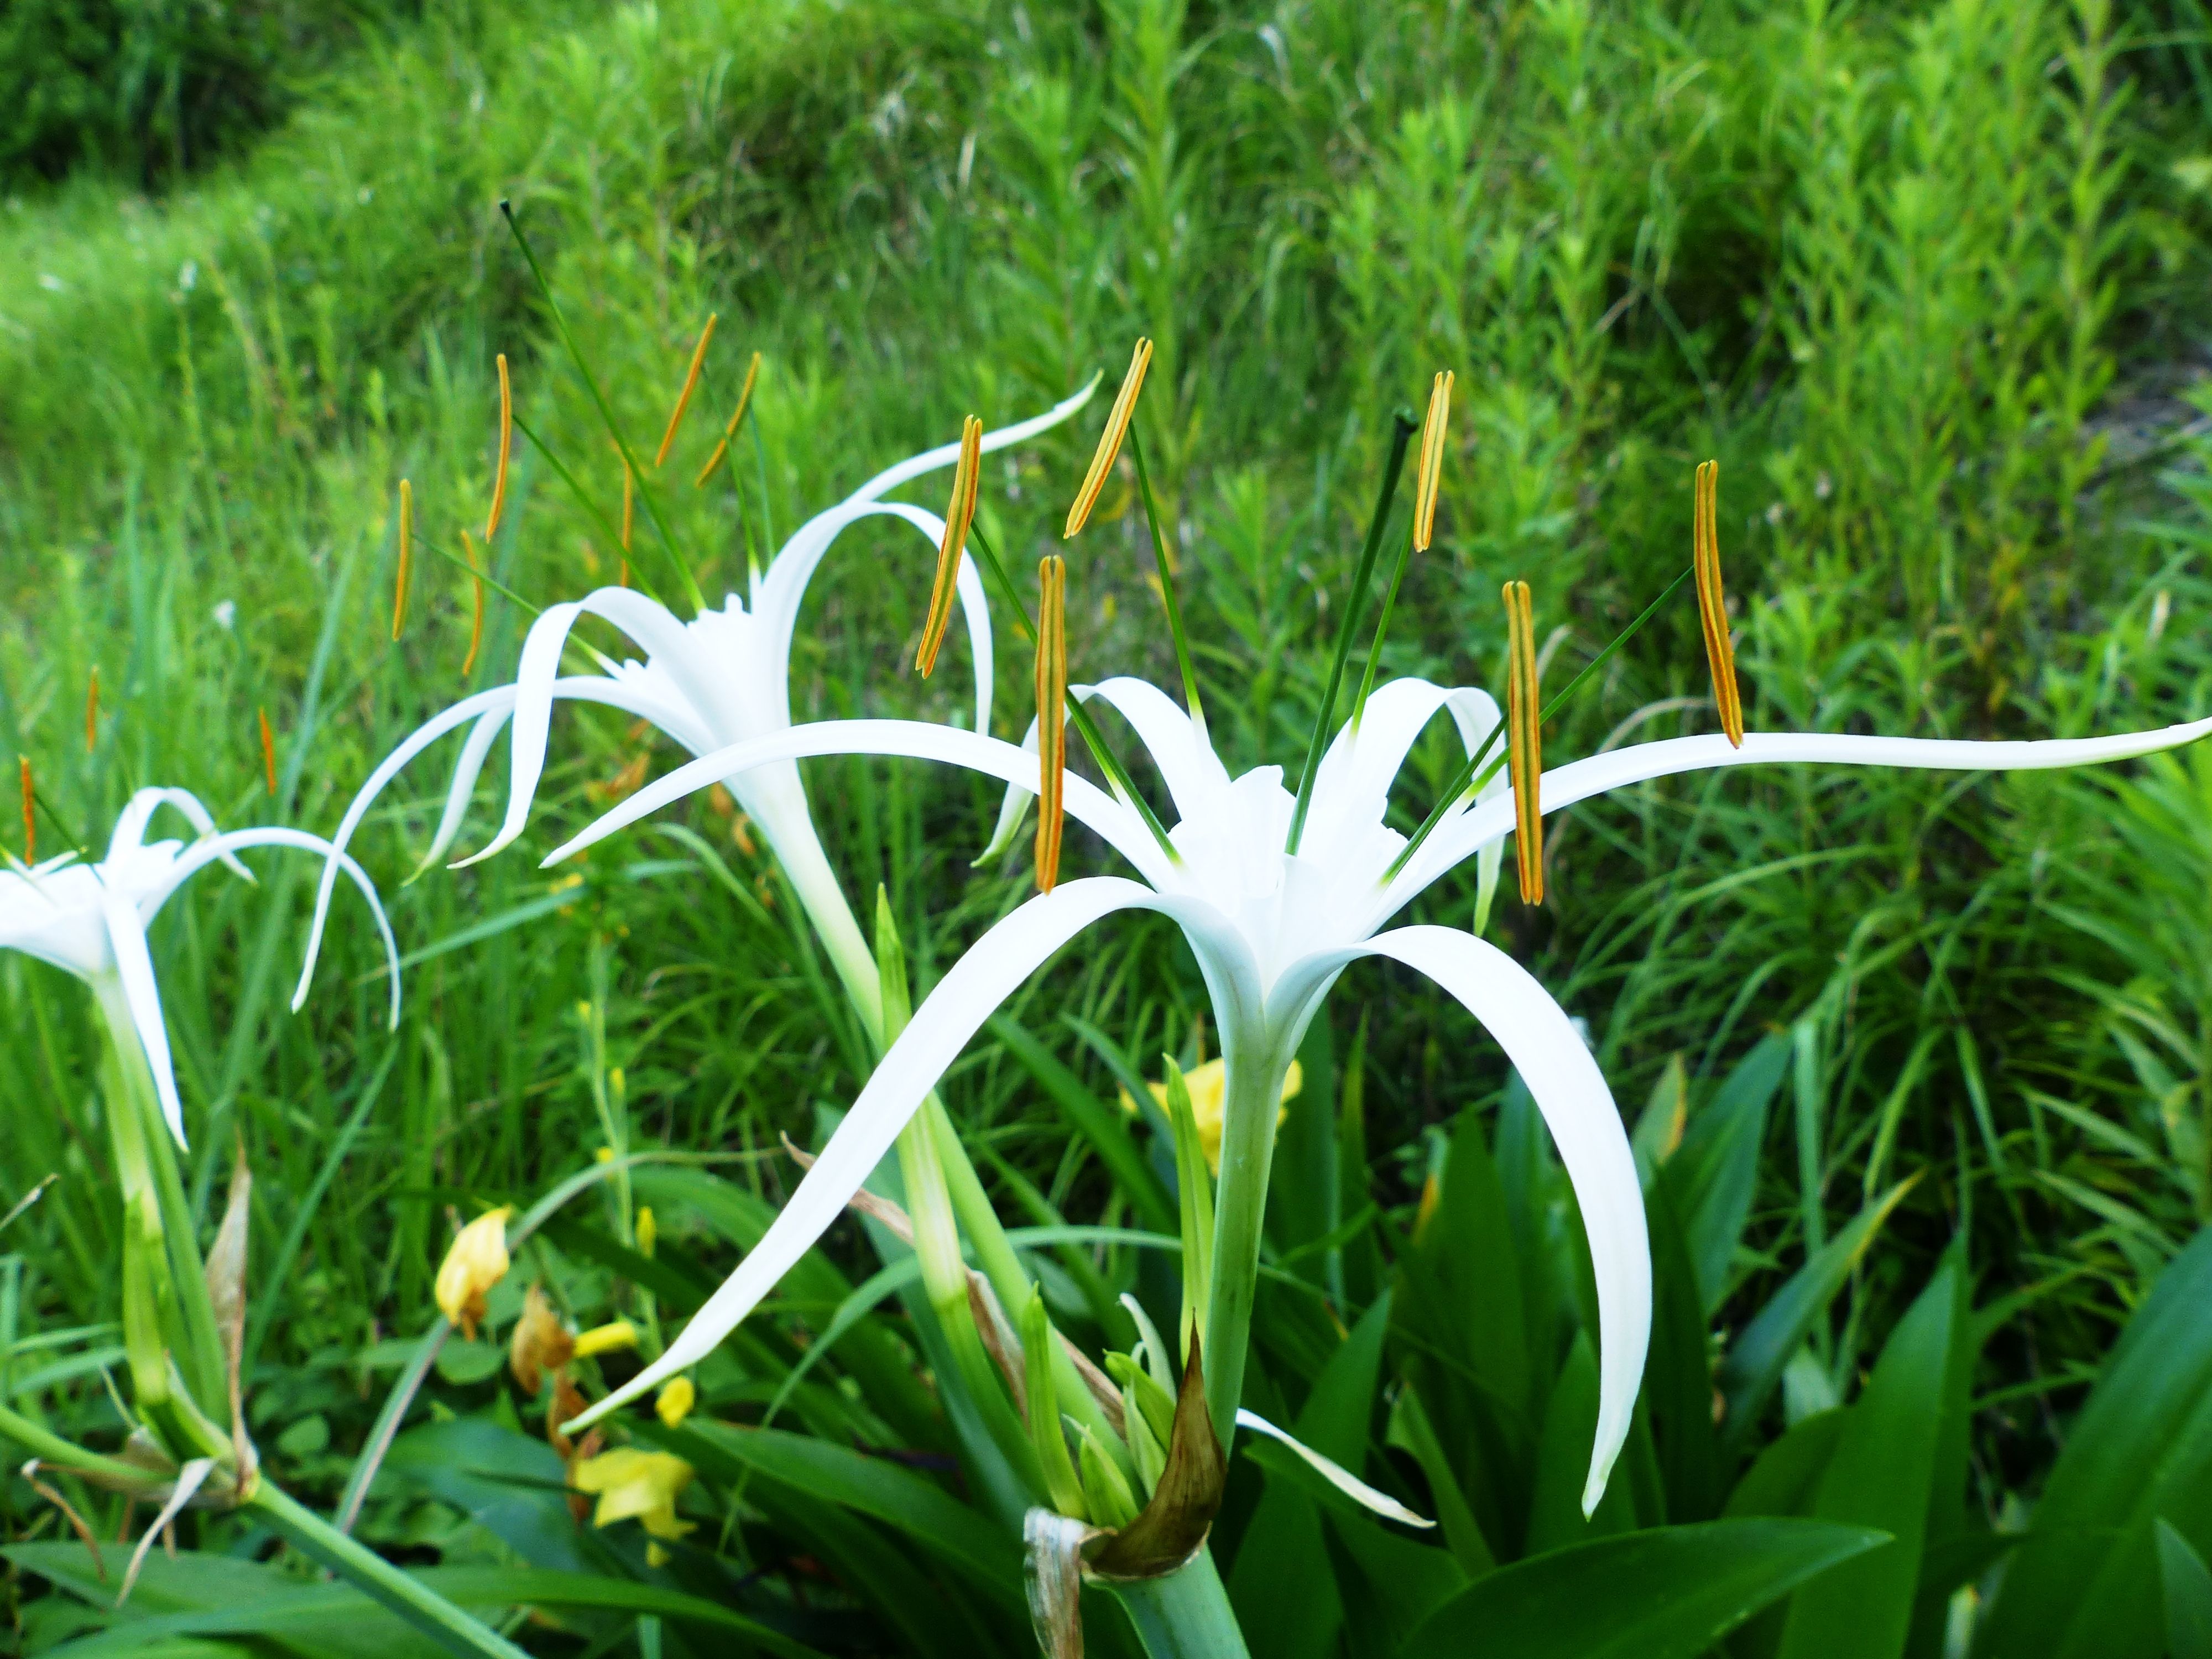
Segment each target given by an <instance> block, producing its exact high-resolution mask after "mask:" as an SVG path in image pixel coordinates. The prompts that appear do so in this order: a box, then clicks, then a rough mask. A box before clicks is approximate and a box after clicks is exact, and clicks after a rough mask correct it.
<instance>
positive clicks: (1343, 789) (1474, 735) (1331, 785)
mask: <svg viewBox="0 0 2212 1659" xmlns="http://www.w3.org/2000/svg"><path fill="white" fill-rule="evenodd" d="M1446 708H1448V709H1449V710H1450V711H1451V715H1452V720H1453V723H1454V724H1455V726H1457V727H1458V728H1459V735H1460V741H1461V743H1462V745H1463V746H1464V749H1465V751H1466V752H1467V753H1468V754H1472V753H1474V750H1475V747H1476V745H1478V744H1480V743H1481V742H1482V740H1483V739H1484V738H1486V737H1488V736H1489V735H1490V732H1491V731H1492V728H1493V727H1494V726H1497V724H1498V703H1497V701H1496V699H1494V698H1493V697H1492V696H1491V695H1490V693H1488V692H1487V691H1484V690H1480V689H1479V688H1477V687H1474V686H1443V685H1436V684H1431V682H1429V681H1427V680H1424V679H1418V678H1411V677H1408V678H1403V679H1395V680H1390V681H1388V682H1386V683H1385V684H1382V685H1380V686H1377V687H1376V690H1375V691H1374V693H1373V695H1372V696H1370V697H1369V698H1368V699H1367V708H1366V709H1365V711H1364V713H1363V714H1361V716H1360V720H1359V724H1358V726H1354V725H1352V723H1351V722H1350V721H1349V720H1347V721H1346V722H1345V724H1344V726H1342V727H1341V728H1340V729H1339V731H1338V732H1337V734H1336V737H1335V738H1334V740H1333V741H1331V743H1330V744H1329V746H1328V753H1327V754H1325V755H1323V756H1322V763H1321V769H1320V771H1319V773H1318V774H1317V775H1316V777H1315V779H1314V793H1313V805H1312V808H1311V809H1310V813H1309V816H1308V818H1307V822H1306V829H1305V834H1304V836H1302V837H1301V838H1300V841H1299V850H1300V851H1301V852H1302V853H1304V854H1308V855H1309V856H1322V857H1325V856H1326V855H1327V854H1328V852H1329V851H1330V850H1331V849H1333V848H1336V847H1338V846H1339V845H1340V842H1341V841H1342V839H1343V838H1344V837H1345V836H1347V835H1350V836H1364V835H1366V834H1367V833H1368V832H1369V831H1370V829H1371V827H1372V826H1373V825H1375V824H1376V823H1381V822H1382V821H1383V812H1384V810H1385V808H1386V807H1387V805H1388V804H1389V796H1390V785H1391V783H1392V782H1393V781H1395V779H1396V777H1397V775H1398V771H1399V769H1400V768H1401V767H1402V766H1403V765H1404V764H1405V763H1406V756H1407V753H1408V752H1409V751H1410V750H1412V748H1413V744H1414V743H1415V741H1416V740H1417V739H1418V738H1419V737H1420V735H1421V733H1422V732H1423V731H1424V730H1425V729H1426V728H1427V726H1428V724H1429V722H1430V720H1433V719H1434V718H1435V717H1436V715H1437V711H1439V710H1440V709H1446Z"/></svg>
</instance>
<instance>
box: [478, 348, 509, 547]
mask: <svg viewBox="0 0 2212 1659" xmlns="http://www.w3.org/2000/svg"><path fill="white" fill-rule="evenodd" d="M513 448H514V392H513V388H512V387H511V386H508V385H507V354H506V353H505V352H504V351H502V352H501V353H500V354H499V471H496V472H495V473H493V474H492V480H491V511H490V513H488V514H487V515H486V516H485V518H484V545H485V546H486V547H489V546H490V545H491V538H493V537H495V536H496V535H498V534H499V521H500V518H501V515H502V514H503V513H506V511H507V456H508V454H509V453H510V452H512V451H513Z"/></svg>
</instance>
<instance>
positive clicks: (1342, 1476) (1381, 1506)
mask: <svg viewBox="0 0 2212 1659" xmlns="http://www.w3.org/2000/svg"><path fill="white" fill-rule="evenodd" d="M1237 1427H1238V1428H1240V1429H1249V1430H1251V1431H1253V1432H1254V1433H1255V1434H1264V1435H1266V1436H1267V1438H1268V1439H1270V1440H1279V1441H1280V1442H1281V1443H1283V1444H1284V1445H1285V1446H1288V1447H1289V1448H1290V1449H1291V1450H1292V1451H1294V1452H1296V1453H1297V1455H1299V1456H1301V1457H1303V1458H1304V1459H1305V1461H1306V1462H1309V1463H1310V1464H1312V1465H1313V1467H1314V1468H1316V1470H1318V1471H1319V1472H1320V1474H1321V1476H1322V1479H1323V1480H1327V1481H1328V1484H1329V1485H1330V1486H1334V1487H1335V1488H1336V1489H1337V1490H1338V1491H1339V1492H1342V1493H1343V1494H1344V1495H1345V1496H1346V1498H1350V1499H1352V1502H1353V1503H1355V1504H1359V1505H1360V1506H1361V1507H1363V1508H1364V1509H1370V1510H1374V1511H1375V1513H1376V1514H1377V1515H1380V1516H1385V1517H1387V1518H1388V1519H1389V1520H1392V1521H1401V1522H1404V1523H1405V1524H1406V1525H1407V1526H1409V1527H1433V1526H1435V1525H1436V1524H1437V1523H1436V1522H1433V1521H1427V1520H1424V1519H1423V1518H1422V1517H1421V1516H1418V1515H1416V1514H1414V1513H1413V1510H1409V1509H1407V1507H1406V1506H1405V1505H1404V1504H1401V1503H1400V1502H1399V1501H1398V1500H1397V1499H1396V1498H1393V1497H1391V1496H1390V1494H1389V1492H1377V1491H1376V1490H1375V1488H1374V1487H1372V1486H1369V1485H1368V1484H1367V1483H1366V1482H1365V1481H1364V1480H1361V1479H1360V1478H1359V1477H1358V1475H1356V1474H1353V1473H1352V1471H1351V1470H1350V1469H1347V1468H1345V1467H1344V1465H1343V1464H1341V1463H1340V1462H1337V1461H1336V1460H1335V1459H1334V1458H1333V1457H1324V1456H1322V1455H1321V1454H1320V1453H1319V1452H1317V1451H1316V1450H1315V1449H1313V1448H1312V1447H1311V1446H1309V1445H1306V1444H1304V1443H1303V1442H1301V1441H1299V1440H1297V1439H1296V1438H1295V1437H1292V1436H1291V1435H1289V1434H1286V1433H1285V1432H1284V1431H1282V1430H1280V1429H1279V1428H1277V1427H1276V1426H1275V1425H1273V1423H1270V1422H1269V1421H1268V1420H1267V1419H1266V1418H1264V1417H1262V1416H1261V1415H1260V1413H1257V1412H1255V1411H1249V1410H1246V1409H1245V1408H1244V1407H1238V1408H1237Z"/></svg>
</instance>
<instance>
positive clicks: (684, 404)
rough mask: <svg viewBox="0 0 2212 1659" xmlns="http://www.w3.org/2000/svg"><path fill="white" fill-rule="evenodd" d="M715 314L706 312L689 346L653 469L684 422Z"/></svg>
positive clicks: (712, 330) (665, 454) (656, 466)
mask: <svg viewBox="0 0 2212 1659" xmlns="http://www.w3.org/2000/svg"><path fill="white" fill-rule="evenodd" d="M714 321H715V314H714V313H713V312H711V311H710V312H708V313H707V326H706V327H704V328H702V329H701V330H700V331H699V343H698V344H697V345H695V346H693V347H692V348H691V367H690V368H688V369H686V370H684V390H683V391H681V392H678V393H677V394H676V407H675V408H674V409H672V410H669V412H668V430H667V431H665V432H664V433H662V434H661V435H660V447H659V450H657V451H655V452H654V454H653V470H654V471H659V467H660V464H661V463H662V462H663V461H665V460H666V459H668V449H669V446H670V445H671V444H673V443H674V442H675V441H676V428H678V427H679V426H682V425H683V424H684V410H687V409H689V408H690V407H691V394H692V393H693V392H696V391H697V390H698V389H699V370H700V368H701V366H702V365H703V364H704V363H705V362H706V361H707V343H708V341H709V340H711V339H713V338H714Z"/></svg>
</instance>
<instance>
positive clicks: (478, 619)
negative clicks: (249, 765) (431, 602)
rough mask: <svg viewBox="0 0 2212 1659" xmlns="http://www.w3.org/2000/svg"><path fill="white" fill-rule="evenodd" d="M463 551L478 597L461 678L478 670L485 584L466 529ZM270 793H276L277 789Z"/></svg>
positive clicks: (488, 546) (486, 545)
mask: <svg viewBox="0 0 2212 1659" xmlns="http://www.w3.org/2000/svg"><path fill="white" fill-rule="evenodd" d="M484 545H485V550H486V551H487V552H489V550H490V545H491V544H489V542H487V543H486V544H484ZM461 551H462V552H463V553H464V554H465V555H467V556H468V561H469V592H471V594H472V595H473V596H474V597H475V599H476V614H475V615H474V616H473V617H471V618H470V620H469V654H468V657H467V659H466V660H465V661H464V662H463V663H462V664H461V678H463V679H466V678H468V677H469V676H470V675H471V674H472V673H474V672H475V671H476V666H477V652H478V651H479V650H480V649H482V648H483V611H484V585H483V574H482V573H481V572H480V571H478V570H477V549H476V544H475V543H474V542H471V540H470V539H469V532H467V531H465V530H464V531H463V532H461ZM270 793H271V794H274V793H276V791H274V790H271V791H270Z"/></svg>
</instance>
